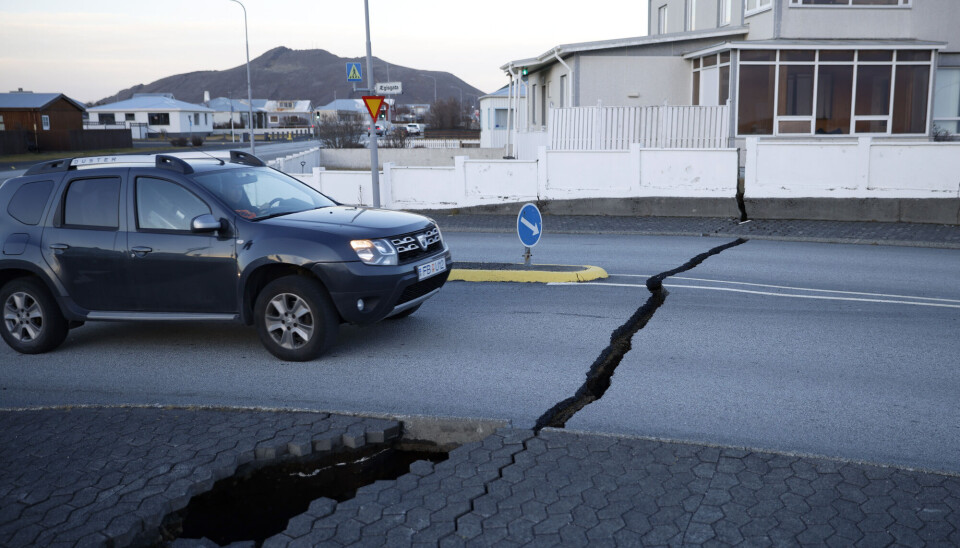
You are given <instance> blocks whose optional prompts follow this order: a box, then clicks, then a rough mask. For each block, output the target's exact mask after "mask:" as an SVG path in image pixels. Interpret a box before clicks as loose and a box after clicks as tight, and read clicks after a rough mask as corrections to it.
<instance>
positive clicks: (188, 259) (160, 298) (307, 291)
mask: <svg viewBox="0 0 960 548" xmlns="http://www.w3.org/2000/svg"><path fill="white" fill-rule="evenodd" d="M0 243H2V246H3V248H2V254H0V305H2V307H3V320H2V325H0V334H2V336H3V339H4V340H5V341H6V342H7V344H9V345H10V346H11V347H12V348H13V349H15V350H17V351H18V352H22V353H40V352H46V351H48V350H51V349H53V348H56V347H57V346H59V345H60V344H61V343H62V342H63V340H64V339H65V338H66V335H67V331H68V330H69V329H70V328H73V327H78V326H80V325H83V323H84V322H86V321H91V320H115V321H129V320H240V321H242V322H244V323H246V324H248V325H255V326H256V328H257V332H258V333H259V336H260V340H261V341H262V342H263V344H264V346H265V347H266V348H267V350H269V351H270V352H271V353H273V354H274V355H275V356H277V357H278V358H280V359H283V360H290V361H303V360H310V359H314V358H316V357H318V356H320V355H321V354H322V353H323V352H324V351H325V350H326V349H328V348H329V347H330V346H331V345H332V344H333V342H334V340H335V338H336V335H337V330H338V327H339V325H340V324H341V323H343V322H349V323H354V324H368V323H373V322H377V321H379V320H382V319H384V318H388V317H392V318H401V317H405V316H409V315H410V314H412V313H413V312H415V311H416V310H417V309H418V308H419V307H420V305H421V304H422V303H423V302H424V301H425V300H427V299H428V298H430V297H431V296H433V295H435V294H436V293H437V292H438V291H439V290H440V288H441V287H442V286H443V284H444V282H446V280H447V276H448V275H449V272H450V271H449V269H450V267H451V258H450V252H449V250H448V248H447V246H446V245H445V244H444V241H443V237H442V236H441V234H440V229H439V228H438V227H437V225H436V223H435V222H433V221H432V220H431V219H428V218H426V217H423V216H421V215H415V214H411V213H405V212H398V211H388V210H381V209H368V208H362V207H352V206H344V205H341V204H338V203H337V202H335V201H333V200H331V199H330V198H328V197H326V196H324V195H323V194H321V193H319V192H317V191H316V190H314V189H313V188H311V187H310V186H308V185H306V184H304V183H302V182H300V181H298V180H297V179H294V178H292V177H290V176H288V175H285V174H283V173H281V172H279V171H276V170H274V169H271V168H268V167H266V166H265V165H264V164H263V162H262V161H260V160H259V159H258V158H256V157H254V156H251V155H249V154H246V153H243V152H239V151H231V152H230V157H229V159H227V158H213V157H203V158H181V157H175V156H167V155H156V156H110V157H102V158H76V159H72V160H70V159H67V160H56V161H52V162H44V163H42V164H37V165H35V166H34V167H32V168H30V169H29V170H28V171H27V172H26V173H25V174H24V175H23V176H22V177H17V178H14V179H10V180H8V181H6V182H5V183H3V184H2V186H0Z"/></svg>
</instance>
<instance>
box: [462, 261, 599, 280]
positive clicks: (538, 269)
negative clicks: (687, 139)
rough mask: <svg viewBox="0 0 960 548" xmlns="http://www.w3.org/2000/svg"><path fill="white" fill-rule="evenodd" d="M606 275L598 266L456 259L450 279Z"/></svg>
mask: <svg viewBox="0 0 960 548" xmlns="http://www.w3.org/2000/svg"><path fill="white" fill-rule="evenodd" d="M606 277H607V272H606V271H605V270H604V269H602V268H600V267H599V266H589V265H584V266H575V265H557V264H531V265H525V264H523V263H470V262H461V261H457V263H456V268H453V269H452V270H451V271H450V278H449V279H450V280H459V281H463V282H535V283H567V282H589V281H591V280H599V279H603V278H606Z"/></svg>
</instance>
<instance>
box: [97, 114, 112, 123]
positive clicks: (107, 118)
mask: <svg viewBox="0 0 960 548" xmlns="http://www.w3.org/2000/svg"><path fill="white" fill-rule="evenodd" d="M97 118H98V119H99V120H100V123H101V124H115V123H117V118H116V115H115V114H114V113H112V112H101V113H100V115H99V116H98V117H97Z"/></svg>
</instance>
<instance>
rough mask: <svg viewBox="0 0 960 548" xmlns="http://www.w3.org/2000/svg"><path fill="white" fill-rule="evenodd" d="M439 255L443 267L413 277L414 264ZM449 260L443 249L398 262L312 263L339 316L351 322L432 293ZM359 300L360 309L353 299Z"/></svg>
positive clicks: (384, 314) (398, 309)
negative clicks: (425, 274) (431, 273)
mask: <svg viewBox="0 0 960 548" xmlns="http://www.w3.org/2000/svg"><path fill="white" fill-rule="evenodd" d="M440 257H443V258H444V260H445V262H446V267H447V268H446V270H444V271H443V272H440V273H439V274H435V275H433V276H431V277H429V278H426V279H424V280H420V281H418V280H417V267H418V266H420V265H423V264H427V263H429V262H431V261H435V260H437V259H439V258H440ZM452 265H453V261H452V259H451V256H450V250H449V249H444V250H443V251H442V252H440V253H436V254H434V255H431V256H429V257H425V258H423V259H420V260H418V261H415V262H412V263H408V264H404V265H398V266H375V265H368V264H364V263H362V262H360V261H353V262H348V263H324V264H317V265H314V267H313V272H314V274H316V275H317V277H319V278H320V279H321V280H323V283H324V284H325V285H326V287H327V290H328V291H329V292H330V298H331V299H333V304H334V305H335V306H336V307H337V311H338V312H339V313H340V317H341V318H343V320H344V321H346V322H349V323H353V324H359V325H364V324H370V323H374V322H378V321H380V320H382V319H384V318H386V317H388V316H391V315H393V314H399V313H400V312H402V311H404V310H406V309H408V308H412V307H414V306H417V305H419V304H420V303H422V302H424V301H425V300H427V299H429V298H430V297H432V296H433V295H435V294H436V293H437V292H438V291H439V290H440V288H441V287H442V286H443V284H444V283H446V281H447V278H448V277H449V276H450V268H451V267H452ZM360 300H362V301H363V310H360V309H359V308H358V306H357V302H358V301H360Z"/></svg>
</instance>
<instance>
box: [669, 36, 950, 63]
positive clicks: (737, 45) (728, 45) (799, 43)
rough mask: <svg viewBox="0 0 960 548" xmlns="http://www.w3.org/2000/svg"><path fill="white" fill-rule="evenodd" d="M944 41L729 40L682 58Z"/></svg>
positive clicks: (928, 45)
mask: <svg viewBox="0 0 960 548" xmlns="http://www.w3.org/2000/svg"><path fill="white" fill-rule="evenodd" d="M945 47H947V43H946V42H930V41H925V40H913V39H903V40H864V39H849V40H821V39H796V38H791V39H783V38H779V39H774V40H731V41H727V42H721V43H719V44H714V45H712V46H707V47H704V48H701V49H698V50H694V51H691V52H688V53H686V54H684V58H686V59H689V58H691V57H699V56H701V55H706V54H709V53H714V52H716V51H718V50H725V49H783V48H793V49H864V48H866V49H928V50H929V49H943V48H945Z"/></svg>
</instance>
